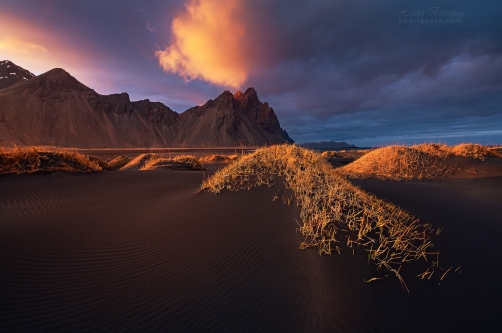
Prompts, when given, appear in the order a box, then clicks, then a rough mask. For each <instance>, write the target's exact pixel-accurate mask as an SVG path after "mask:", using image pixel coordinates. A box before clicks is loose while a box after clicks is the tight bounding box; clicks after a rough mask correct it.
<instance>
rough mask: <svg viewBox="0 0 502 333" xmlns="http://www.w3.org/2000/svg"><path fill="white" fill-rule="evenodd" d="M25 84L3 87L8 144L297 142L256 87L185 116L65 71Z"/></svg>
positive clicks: (3, 138)
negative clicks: (105, 90)
mask: <svg viewBox="0 0 502 333" xmlns="http://www.w3.org/2000/svg"><path fill="white" fill-rule="evenodd" d="M23 81H24V82H18V83H16V84H13V85H11V86H9V87H7V88H4V89H2V90H0V146H1V145H13V144H15V145H21V146H22V145H54V146H60V147H82V148H91V147H96V148H101V147H212V146H239V145H264V144H273V143H283V142H287V141H288V139H289V136H287V133H286V136H284V133H285V131H284V130H283V129H282V128H281V127H280V125H279V121H278V120H277V117H276V115H275V113H274V111H273V109H271V108H270V107H269V106H268V104H267V103H261V102H260V101H259V100H258V97H257V94H256V91H255V90H254V89H253V88H250V89H248V90H247V91H246V93H244V94H243V93H241V92H237V93H236V94H235V95H232V94H231V93H230V92H224V93H223V94H221V95H220V96H219V97H217V98H216V99H215V100H209V101H208V102H207V103H206V104H204V105H203V106H197V107H194V108H191V109H189V110H187V111H185V112H183V113H181V114H178V113H177V112H174V111H173V110H171V109H170V108H169V107H167V106H165V105H164V104H162V103H159V102H150V101H149V100H142V101H137V102H131V100H130V99H129V95H127V93H122V94H112V95H100V94H98V93H96V92H95V91H94V90H92V89H91V88H89V87H87V86H85V85H83V84H82V83H80V82H79V81H78V80H76V79H75V78H74V77H73V76H71V75H70V74H69V73H67V72H66V71H64V70H63V69H59V68H56V69H53V70H50V71H49V72H47V73H44V74H42V75H40V76H38V77H35V78H32V79H29V80H23ZM289 140H290V139H289Z"/></svg>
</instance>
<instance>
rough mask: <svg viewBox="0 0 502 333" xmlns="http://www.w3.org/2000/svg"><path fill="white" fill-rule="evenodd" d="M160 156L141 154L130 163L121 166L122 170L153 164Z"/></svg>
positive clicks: (138, 168)
mask: <svg viewBox="0 0 502 333" xmlns="http://www.w3.org/2000/svg"><path fill="white" fill-rule="evenodd" d="M159 158H160V156H159V155H156V154H150V153H148V154H141V155H138V156H136V157H135V158H133V159H132V160H131V161H130V162H129V163H127V164H126V165H124V166H123V167H122V168H120V171H127V170H141V169H142V168H144V167H145V165H147V164H151V163H153V162H154V161H156V160H158V159H159Z"/></svg>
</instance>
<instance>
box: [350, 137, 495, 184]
mask: <svg viewBox="0 0 502 333" xmlns="http://www.w3.org/2000/svg"><path fill="white" fill-rule="evenodd" d="M451 156H461V157H472V158H477V159H481V160H484V159H485V158H486V157H502V154H500V153H498V152H496V151H495V150H493V149H490V148H488V147H485V146H482V145H478V144H460V145H457V146H447V145H444V144H420V145H415V146H411V147H406V146H388V147H383V148H379V149H376V150H373V151H371V152H370V153H367V154H365V155H364V156H362V157H361V158H359V159H358V160H357V161H354V162H353V163H351V164H348V165H346V166H344V167H343V168H341V169H340V172H341V173H343V174H344V175H346V176H348V177H352V178H368V177H375V178H378V179H384V180H385V179H390V180H410V179H435V178H440V177H444V176H446V175H448V174H450V173H451V172H452V167H451V166H449V165H448V163H446V161H445V159H446V158H447V157H451Z"/></svg>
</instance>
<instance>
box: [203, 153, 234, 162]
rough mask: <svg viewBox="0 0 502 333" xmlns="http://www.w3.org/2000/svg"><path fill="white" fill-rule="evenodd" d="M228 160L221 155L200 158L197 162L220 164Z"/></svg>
mask: <svg viewBox="0 0 502 333" xmlns="http://www.w3.org/2000/svg"><path fill="white" fill-rule="evenodd" d="M229 160H230V159H229V158H228V156H223V155H208V156H202V157H201V158H200V159H199V161H201V162H202V163H221V162H228V161H229Z"/></svg>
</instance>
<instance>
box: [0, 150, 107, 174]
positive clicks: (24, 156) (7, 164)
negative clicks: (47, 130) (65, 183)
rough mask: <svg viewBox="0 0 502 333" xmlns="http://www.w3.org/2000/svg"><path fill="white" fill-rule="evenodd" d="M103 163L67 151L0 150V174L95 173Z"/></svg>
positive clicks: (101, 167)
mask: <svg viewBox="0 0 502 333" xmlns="http://www.w3.org/2000/svg"><path fill="white" fill-rule="evenodd" d="M105 164H106V163H105V162H102V161H99V160H98V159H96V158H90V157H88V156H85V155H82V154H80V153H78V152H75V151H71V150H67V149H48V148H39V147H22V148H20V147H17V148H13V149H4V148H0V174H21V173H36V172H53V171H67V172H97V171H101V170H103V165H105Z"/></svg>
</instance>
